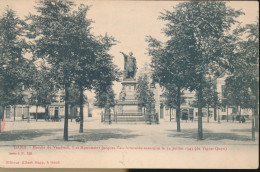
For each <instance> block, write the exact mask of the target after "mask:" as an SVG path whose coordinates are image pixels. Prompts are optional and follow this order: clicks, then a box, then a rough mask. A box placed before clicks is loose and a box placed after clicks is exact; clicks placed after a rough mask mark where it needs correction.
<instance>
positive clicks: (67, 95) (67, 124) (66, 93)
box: [63, 85, 69, 141]
mask: <svg viewBox="0 0 260 172" xmlns="http://www.w3.org/2000/svg"><path fill="white" fill-rule="evenodd" d="M68 89H69V88H68V85H65V119H64V136H63V138H64V141H68V140H69V138H68V127H69V123H68V120H69V103H68V101H69V90H68Z"/></svg>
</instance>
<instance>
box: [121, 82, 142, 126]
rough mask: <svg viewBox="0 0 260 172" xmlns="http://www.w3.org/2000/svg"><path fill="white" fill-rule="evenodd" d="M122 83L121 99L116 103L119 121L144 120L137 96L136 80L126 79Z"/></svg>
mask: <svg viewBox="0 0 260 172" xmlns="http://www.w3.org/2000/svg"><path fill="white" fill-rule="evenodd" d="M121 84H122V91H121V93H120V100H118V102H117V104H116V109H117V110H116V116H117V117H116V118H117V121H124V120H125V121H136V122H137V121H144V116H143V113H142V109H141V108H140V107H139V106H138V100H136V98H135V90H136V84H137V82H136V80H134V79H128V80H124V81H123V82H122V83H121ZM119 119H120V120H119Z"/></svg>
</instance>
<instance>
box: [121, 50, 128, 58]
mask: <svg viewBox="0 0 260 172" xmlns="http://www.w3.org/2000/svg"><path fill="white" fill-rule="evenodd" d="M120 53H121V54H123V56H124V57H128V55H126V54H125V53H123V52H122V51H120Z"/></svg>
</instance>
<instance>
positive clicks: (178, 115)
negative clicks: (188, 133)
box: [176, 87, 181, 132]
mask: <svg viewBox="0 0 260 172" xmlns="http://www.w3.org/2000/svg"><path fill="white" fill-rule="evenodd" d="M180 112H181V88H180V87H178V88H177V109H176V119H177V132H181V121H180Z"/></svg>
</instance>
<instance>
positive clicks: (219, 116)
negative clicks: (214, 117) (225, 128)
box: [218, 108, 220, 124]
mask: <svg viewBox="0 0 260 172" xmlns="http://www.w3.org/2000/svg"><path fill="white" fill-rule="evenodd" d="M218 124H220V109H219V108H218Z"/></svg>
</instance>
